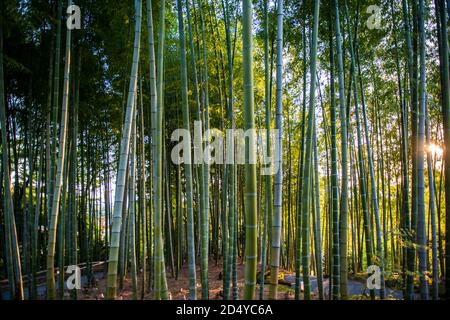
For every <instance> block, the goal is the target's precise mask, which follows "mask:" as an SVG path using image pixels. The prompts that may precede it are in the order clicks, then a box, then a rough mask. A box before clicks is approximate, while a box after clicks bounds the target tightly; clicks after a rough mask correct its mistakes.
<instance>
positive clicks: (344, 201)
mask: <svg viewBox="0 0 450 320" xmlns="http://www.w3.org/2000/svg"><path fill="white" fill-rule="evenodd" d="M334 17H335V29H336V51H337V62H338V80H339V118H340V122H341V166H342V172H341V199H340V218H339V230H340V235H339V253H340V255H339V267H340V270H339V272H340V277H339V280H340V282H339V285H340V288H339V289H340V297H341V299H346V298H347V283H348V266H347V254H346V252H347V232H346V230H347V221H348V218H347V217H348V192H347V185H348V164H347V162H348V161H347V154H348V151H347V112H346V110H345V92H344V90H345V81H344V62H343V53H342V43H341V22H340V18H339V17H340V13H339V1H338V0H334Z"/></svg>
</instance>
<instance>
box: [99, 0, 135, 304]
mask: <svg viewBox="0 0 450 320" xmlns="http://www.w3.org/2000/svg"><path fill="white" fill-rule="evenodd" d="M134 7H135V26H134V48H133V63H132V66H131V76H130V85H129V89H128V99H127V109H126V113H125V122H124V126H123V131H122V138H121V142H120V158H119V167H118V170H117V183H116V193H115V196H114V197H115V198H114V211H113V221H112V227H111V244H110V248H109V260H108V279H107V290H106V298H107V299H115V298H116V290H117V265H118V259H119V245H120V230H121V226H122V210H123V200H124V193H125V184H126V175H127V166H128V156H129V150H130V138H131V129H132V126H133V122H134V119H135V117H134V113H135V102H136V101H135V100H136V99H135V95H136V88H137V71H138V65H139V51H140V42H141V17H142V2H141V0H135V2H134Z"/></svg>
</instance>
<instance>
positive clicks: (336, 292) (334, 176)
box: [329, 12, 347, 300]
mask: <svg viewBox="0 0 450 320" xmlns="http://www.w3.org/2000/svg"><path fill="white" fill-rule="evenodd" d="M338 14H339V12H338ZM336 19H339V17H337V18H336ZM332 31H333V30H332V25H331V23H330V26H329V33H330V118H331V119H330V120H331V208H332V210H331V215H332V219H331V220H332V221H333V224H332V226H331V229H332V230H333V232H332V233H333V260H332V261H333V263H332V265H333V284H332V287H333V300H338V299H339V297H340V284H341V281H340V271H341V270H340V252H339V249H340V242H339V240H340V239H339V238H340V237H339V236H340V230H339V205H338V201H339V200H338V194H339V186H338V172H337V146H336V105H335V90H334V50H333V36H332V34H333V33H332ZM338 42H340V38H338ZM338 46H339V45H338ZM341 54H342V53H341ZM341 59H342V56H341ZM340 102H343V100H340ZM341 135H346V132H345V131H344V132H341ZM343 219H344V217H343V216H341V221H343ZM346 222H347V220H345V221H343V223H344V224H346ZM344 233H345V234H347V230H345V232H343V234H344ZM345 245H346V243H345Z"/></svg>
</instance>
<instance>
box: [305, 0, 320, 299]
mask: <svg viewBox="0 0 450 320" xmlns="http://www.w3.org/2000/svg"><path fill="white" fill-rule="evenodd" d="M319 9H320V0H315V2H314V22H313V33H312V39H311V51H310V57H311V58H310V59H311V62H310V79H316V68H317V64H316V62H317V38H318V32H319V30H318V29H319V12H320V10H319ZM309 92H310V94H309V107H308V124H307V129H306V138H305V139H306V140H305V141H306V145H305V148H306V149H305V167H304V169H303V170H304V171H303V182H302V183H303V187H302V269H303V272H302V274H303V286H304V298H305V300H310V299H311V284H310V279H309V272H310V270H309V264H310V255H309V251H310V233H309V221H310V218H309V213H310V199H309V196H310V190H311V164H312V140H313V128H314V122H315V114H314V112H315V98H316V81H311V82H310V91H309Z"/></svg>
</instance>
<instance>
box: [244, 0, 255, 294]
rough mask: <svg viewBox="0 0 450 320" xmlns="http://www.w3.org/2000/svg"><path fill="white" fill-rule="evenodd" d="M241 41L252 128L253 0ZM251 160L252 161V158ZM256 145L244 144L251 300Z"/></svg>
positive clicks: (248, 121)
mask: <svg viewBox="0 0 450 320" xmlns="http://www.w3.org/2000/svg"><path fill="white" fill-rule="evenodd" d="M242 6H243V12H242V44H243V51H242V53H243V69H244V77H243V83H244V129H245V130H254V128H255V113H254V92H253V90H254V89H253V37H252V21H253V18H252V12H253V10H252V1H250V0H244V1H243V3H242ZM252 160H253V161H252ZM255 160H256V146H255V141H254V139H253V138H249V139H248V140H247V142H246V144H245V191H244V192H245V270H244V279H245V280H244V281H245V284H244V299H247V300H252V299H253V298H254V295H255V288H256V267H257V248H256V246H257V221H258V218H257V214H258V213H257V188H256V163H254V161H255Z"/></svg>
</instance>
